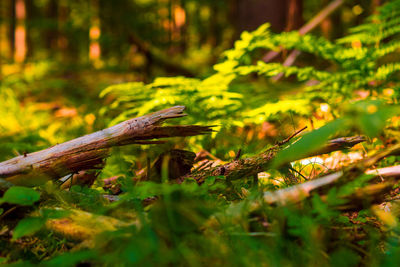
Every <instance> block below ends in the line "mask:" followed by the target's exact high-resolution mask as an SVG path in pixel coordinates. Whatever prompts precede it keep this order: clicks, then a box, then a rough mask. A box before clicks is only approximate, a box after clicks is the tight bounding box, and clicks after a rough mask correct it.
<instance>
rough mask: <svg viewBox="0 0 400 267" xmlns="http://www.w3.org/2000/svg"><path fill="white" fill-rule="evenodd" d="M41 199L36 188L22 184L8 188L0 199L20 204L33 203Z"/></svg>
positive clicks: (0, 200) (0, 201)
mask: <svg viewBox="0 0 400 267" xmlns="http://www.w3.org/2000/svg"><path fill="white" fill-rule="evenodd" d="M39 199H40V194H39V193H38V192H36V191H35V190H33V189H31V188H28V187H22V186H14V187H11V188H10V189H8V190H7V191H6V192H5V193H4V196H3V198H2V199H0V203H2V202H8V203H10V204H18V205H27V206H29V205H32V204H33V203H35V202H36V201H38V200H39Z"/></svg>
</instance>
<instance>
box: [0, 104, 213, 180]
mask: <svg viewBox="0 0 400 267" xmlns="http://www.w3.org/2000/svg"><path fill="white" fill-rule="evenodd" d="M184 109H185V107H184V106H175V107H172V108H168V109H164V110H161V111H158V112H154V113H151V114H147V115H144V116H142V117H138V118H134V119H130V120H127V121H124V122H122V123H120V124H117V125H115V126H112V127H110V128H107V129H104V130H101V131H98V132H95V133H92V134H89V135H85V136H82V137H79V138H76V139H73V140H71V141H68V142H65V143H62V144H58V145H55V146H53V147H50V148H48V149H44V150H41V151H38V152H34V153H29V154H25V155H21V156H18V157H15V158H13V159H10V160H7V161H4V162H1V163H0V178H5V180H7V181H8V182H11V183H13V184H20V185H37V184H38V183H41V182H43V179H42V180H41V179H39V177H43V178H44V180H48V179H58V178H60V177H63V176H65V175H67V174H70V173H76V172H79V171H81V170H88V169H96V168H99V165H101V164H102V163H103V160H104V159H105V158H106V157H107V156H108V155H109V149H110V148H111V147H113V146H122V145H128V144H152V143H160V142H162V141H153V140H152V139H155V138H164V137H176V136H194V135H200V134H205V133H209V132H210V131H211V127H209V126H195V125H182V126H161V124H162V123H163V122H164V121H165V120H167V119H172V118H179V117H183V116H186V114H184V113H183V110H184ZM100 168H101V167H100Z"/></svg>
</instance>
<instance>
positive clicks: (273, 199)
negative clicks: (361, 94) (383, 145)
mask: <svg viewBox="0 0 400 267" xmlns="http://www.w3.org/2000/svg"><path fill="white" fill-rule="evenodd" d="M399 154H400V144H399V145H395V146H393V147H391V148H389V149H387V150H385V151H382V152H379V153H377V154H376V155H373V156H371V157H369V158H366V159H364V160H362V161H360V162H358V163H356V164H354V165H352V166H350V167H348V168H345V169H344V170H341V171H339V172H335V173H331V174H328V175H326V176H323V177H321V178H317V179H314V180H311V181H308V182H305V183H302V184H298V185H295V186H291V187H288V188H284V189H280V190H277V191H274V192H265V193H264V196H263V198H264V202H265V203H267V204H283V205H285V204H288V203H298V202H300V201H301V200H303V199H305V198H307V197H309V196H310V195H311V194H312V193H313V192H316V191H318V193H320V194H322V195H323V194H324V193H326V192H327V190H329V189H330V188H332V187H333V186H336V185H339V184H343V183H346V182H349V181H351V180H352V179H354V178H356V177H358V176H359V175H361V174H363V173H366V174H372V175H377V176H379V177H382V178H390V177H393V178H397V177H399V176H400V166H393V167H390V169H389V168H383V169H378V170H371V171H366V169H367V168H370V167H371V166H373V165H374V164H376V163H377V162H378V161H380V160H381V159H383V158H385V157H387V156H390V155H399ZM396 182H397V181H395V180H391V181H390V180H388V181H385V182H384V183H381V184H372V185H369V186H367V187H364V188H360V189H357V190H356V191H355V192H354V193H353V194H351V195H349V196H344V198H345V199H346V198H347V199H352V200H359V201H361V200H362V199H363V198H364V197H367V196H368V197H369V199H370V201H371V203H372V202H377V201H380V200H382V193H384V192H387V190H390V189H391V188H392V186H393V185H394V184H395V183H396ZM354 206H356V204H355V202H353V203H352V204H347V205H343V206H342V208H339V209H349V208H350V207H353V208H354Z"/></svg>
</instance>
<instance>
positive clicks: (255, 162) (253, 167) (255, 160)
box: [181, 136, 365, 184]
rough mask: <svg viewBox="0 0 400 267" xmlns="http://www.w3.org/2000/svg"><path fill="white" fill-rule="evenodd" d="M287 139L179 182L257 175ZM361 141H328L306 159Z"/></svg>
mask: <svg viewBox="0 0 400 267" xmlns="http://www.w3.org/2000/svg"><path fill="white" fill-rule="evenodd" d="M288 139H289V138H288ZM288 139H286V140H285V141H284V142H281V143H279V144H277V145H274V146H272V147H271V148H269V149H267V150H266V151H265V152H263V153H261V154H259V155H257V156H255V157H251V158H246V159H238V160H234V161H233V162H229V163H227V164H224V165H222V166H216V167H212V168H209V169H206V170H203V169H202V170H201V171H196V170H194V171H193V172H192V173H191V174H189V175H186V176H184V177H182V178H181V180H183V179H187V178H192V179H195V180H196V181H197V182H198V183H199V184H201V183H203V182H204V180H205V179H206V178H207V177H210V176H225V177H226V179H227V180H236V179H240V178H243V177H251V176H253V175H257V173H259V172H262V171H264V169H265V168H266V167H267V166H268V164H270V163H271V161H272V160H273V159H274V157H275V155H276V153H278V152H279V151H280V148H281V146H282V145H283V144H285V143H286V142H288V141H289V140H288ZM363 141H365V138H364V137H362V136H353V137H342V138H338V139H334V140H330V141H329V142H328V143H327V144H326V145H325V146H324V147H322V148H321V149H319V150H318V151H315V152H313V153H310V154H308V155H307V157H312V156H316V155H320V154H325V153H330V152H333V151H336V150H342V149H346V148H350V147H352V146H354V145H356V144H358V143H360V142H363ZM299 159H301V158H299Z"/></svg>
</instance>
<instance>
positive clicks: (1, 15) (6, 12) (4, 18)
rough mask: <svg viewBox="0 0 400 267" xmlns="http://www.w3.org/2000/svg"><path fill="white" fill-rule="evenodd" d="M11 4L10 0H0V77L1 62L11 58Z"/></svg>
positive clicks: (0, 76) (0, 73)
mask: <svg viewBox="0 0 400 267" xmlns="http://www.w3.org/2000/svg"><path fill="white" fill-rule="evenodd" d="M12 6H13V4H12V1H11V0H2V1H0V79H1V78H2V74H3V71H2V63H3V62H4V61H9V60H10V59H11V58H12V52H11V51H12V47H13V43H12V40H13V38H11V37H12V36H11V34H10V33H11V32H13V30H11V24H12V23H11V21H12V14H11V12H10V10H12V9H13V8H12Z"/></svg>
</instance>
